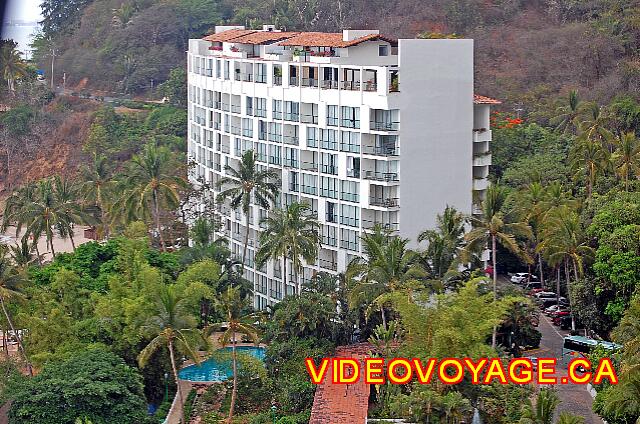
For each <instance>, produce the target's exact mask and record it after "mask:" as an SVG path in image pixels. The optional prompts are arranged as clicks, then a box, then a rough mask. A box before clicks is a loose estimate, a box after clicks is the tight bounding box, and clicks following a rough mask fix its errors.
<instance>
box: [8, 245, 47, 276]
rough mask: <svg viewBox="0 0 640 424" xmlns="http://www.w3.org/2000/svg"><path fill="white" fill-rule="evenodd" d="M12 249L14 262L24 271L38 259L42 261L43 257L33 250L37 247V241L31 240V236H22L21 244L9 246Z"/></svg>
mask: <svg viewBox="0 0 640 424" xmlns="http://www.w3.org/2000/svg"><path fill="white" fill-rule="evenodd" d="M9 248H10V249H11V252H10V254H11V259H12V260H13V263H14V264H15V265H16V267H18V268H19V269H20V270H22V271H26V270H27V268H28V267H29V266H30V265H31V264H32V263H33V262H34V261H36V260H38V262H41V259H42V258H40V257H39V256H38V255H37V254H36V255H34V254H33V252H34V251H35V248H36V243H34V242H31V243H30V242H29V237H22V238H21V239H20V244H17V243H16V244H15V245H13V246H10V247H9Z"/></svg>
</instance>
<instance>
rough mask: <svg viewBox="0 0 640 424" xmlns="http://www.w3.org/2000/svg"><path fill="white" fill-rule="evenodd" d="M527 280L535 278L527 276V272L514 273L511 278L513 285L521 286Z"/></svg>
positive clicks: (530, 275)
mask: <svg viewBox="0 0 640 424" xmlns="http://www.w3.org/2000/svg"><path fill="white" fill-rule="evenodd" d="M527 278H529V281H534V280H536V276H535V275H533V274H529V273H528V272H516V273H515V274H513V275H512V276H511V282H512V283H515V284H522V283H524V282H525V281H527Z"/></svg>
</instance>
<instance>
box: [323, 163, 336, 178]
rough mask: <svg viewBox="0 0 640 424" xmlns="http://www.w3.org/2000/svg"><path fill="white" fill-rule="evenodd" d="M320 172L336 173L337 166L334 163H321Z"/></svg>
mask: <svg viewBox="0 0 640 424" xmlns="http://www.w3.org/2000/svg"><path fill="white" fill-rule="evenodd" d="M322 172H323V173H324V174H331V175H338V167H337V166H335V165H324V164H323V165H322Z"/></svg>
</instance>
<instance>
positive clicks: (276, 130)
mask: <svg viewBox="0 0 640 424" xmlns="http://www.w3.org/2000/svg"><path fill="white" fill-rule="evenodd" d="M269 141H275V142H277V143H282V124H279V123H277V122H269Z"/></svg>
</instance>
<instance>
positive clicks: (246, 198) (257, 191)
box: [217, 150, 280, 270]
mask: <svg viewBox="0 0 640 424" xmlns="http://www.w3.org/2000/svg"><path fill="white" fill-rule="evenodd" d="M225 171H227V173H228V174H229V176H228V177H223V178H221V179H220V181H218V184H217V186H218V188H221V187H224V186H230V187H228V188H225V189H224V190H222V191H221V192H220V194H219V195H218V201H219V202H223V201H224V200H226V199H231V207H232V208H233V209H237V208H238V207H242V213H244V216H245V227H246V228H245V234H244V247H243V249H242V269H243V270H244V264H245V261H246V257H247V246H248V244H249V230H250V228H249V215H250V211H251V200H252V199H253V201H254V202H255V204H256V205H258V206H259V207H261V208H263V209H269V208H270V206H271V203H273V202H275V200H276V197H277V196H278V192H279V191H280V181H279V180H278V174H276V173H275V172H274V171H273V170H263V171H259V170H258V168H257V166H256V158H255V153H254V152H253V150H247V151H246V152H244V154H243V155H242V159H241V161H240V165H239V167H238V169H237V170H236V169H234V168H233V167H231V166H229V165H226V166H225Z"/></svg>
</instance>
